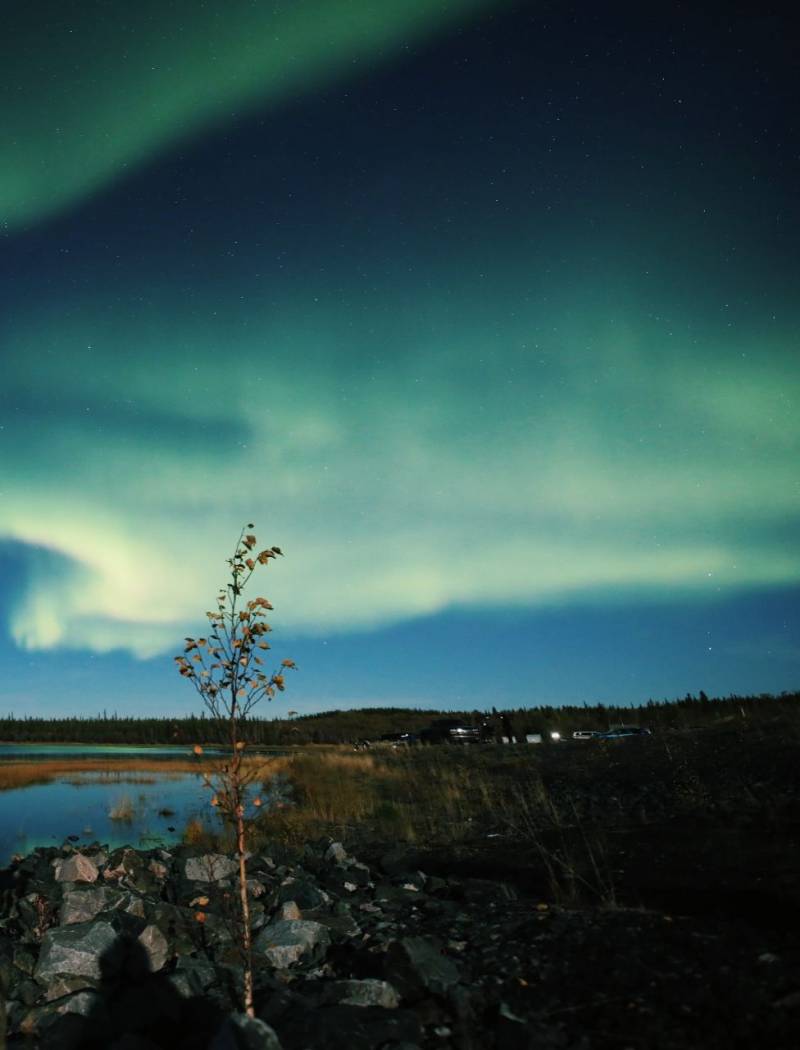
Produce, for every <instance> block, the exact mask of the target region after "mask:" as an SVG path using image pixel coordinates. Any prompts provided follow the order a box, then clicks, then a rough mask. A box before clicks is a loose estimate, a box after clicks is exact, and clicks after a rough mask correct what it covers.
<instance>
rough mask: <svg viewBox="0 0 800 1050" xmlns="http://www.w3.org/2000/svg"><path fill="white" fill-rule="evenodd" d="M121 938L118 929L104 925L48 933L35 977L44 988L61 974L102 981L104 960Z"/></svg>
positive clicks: (85, 924) (63, 928) (43, 940)
mask: <svg viewBox="0 0 800 1050" xmlns="http://www.w3.org/2000/svg"><path fill="white" fill-rule="evenodd" d="M117 937H118V933H117V931H116V930H115V929H114V927H113V926H112V925H111V924H110V923H109V922H104V921H98V922H81V923H76V924H75V925H72V926H60V927H58V928H57V929H54V930H48V931H47V933H46V934H45V935H44V937H43V939H42V950H41V952H40V954H39V961H38V962H37V964H36V969H35V971H34V977H35V979H36V980H37V981H38V982H39V983H40V984H48V983H49V982H50V981H51V980H53V978H54V977H56V976H57V975H58V974H68V975H70V976H75V977H90V978H92V979H94V980H100V978H101V977H102V973H101V969H100V961H101V956H102V955H103V953H104V952H106V951H108V950H109V949H110V948H111V946H112V945H113V944H114V943H115V941H116V940H117Z"/></svg>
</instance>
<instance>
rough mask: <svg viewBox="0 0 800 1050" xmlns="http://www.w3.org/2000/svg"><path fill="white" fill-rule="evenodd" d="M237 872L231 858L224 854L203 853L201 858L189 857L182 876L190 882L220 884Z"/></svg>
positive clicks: (236, 864) (236, 867) (234, 861)
mask: <svg viewBox="0 0 800 1050" xmlns="http://www.w3.org/2000/svg"><path fill="white" fill-rule="evenodd" d="M238 870H239V865H238V862H237V861H236V860H234V859H233V858H232V857H226V856H225V854H224V853H205V854H203V856H201V857H189V858H188V859H187V861H186V864H185V866H184V869H183V871H184V875H185V877H186V878H187V879H189V880H190V881H191V882H220V881H221V880H222V879H229V878H230V877H231V875H234V874H235V873H236V872H237V871H238Z"/></svg>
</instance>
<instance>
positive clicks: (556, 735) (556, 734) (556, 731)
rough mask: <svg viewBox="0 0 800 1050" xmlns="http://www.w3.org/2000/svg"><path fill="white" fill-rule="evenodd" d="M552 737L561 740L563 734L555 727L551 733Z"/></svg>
mask: <svg viewBox="0 0 800 1050" xmlns="http://www.w3.org/2000/svg"><path fill="white" fill-rule="evenodd" d="M550 739H551V740H560V739H561V734H560V733H559V731H558V730H557V729H554V730H553V731H552V733H551V734H550Z"/></svg>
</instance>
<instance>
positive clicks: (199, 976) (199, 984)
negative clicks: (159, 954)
mask: <svg viewBox="0 0 800 1050" xmlns="http://www.w3.org/2000/svg"><path fill="white" fill-rule="evenodd" d="M167 979H168V980H169V982H170V984H171V985H172V986H173V987H174V989H175V991H176V992H177V993H178V995H180V996H182V997H183V998H185V999H191V998H192V997H193V996H198V995H202V994H203V992H205V991H206V989H208V988H210V987H211V986H212V985H213V984H214V983H215V982H216V981H217V980H218V979H219V978H218V975H217V971H216V969H215V967H214V965H213V964H212V963H210V962H208V961H207V960H206V959H194V958H192V957H190V956H184V957H182V958H180V959H178V963H177V966H176V967H175V969H174V970H173V972H172V973H171V974H170V975H169V977H168V978H167Z"/></svg>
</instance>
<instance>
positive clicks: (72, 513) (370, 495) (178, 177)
mask: <svg viewBox="0 0 800 1050" xmlns="http://www.w3.org/2000/svg"><path fill="white" fill-rule="evenodd" d="M697 6H699V5H693V4H686V5H683V4H677V3H664V4H660V3H658V2H656V3H654V4H646V5H641V4H629V5H625V4H619V3H613V2H612V3H602V4H589V3H586V4H583V5H579V6H571V5H569V4H567V5H564V4H561V3H538V2H533V0H531V2H528V3H521V4H520V3H511V2H506V3H503V2H500V3H498V2H494V3H492V2H490V0H484V2H481V0H449V2H448V3H444V2H443V0H442V2H440V0H277V2H276V0H270V2H266V0H265V2H260V0H248V2H245V0H206V2H205V3H201V2H200V0H137V2H136V3H134V4H132V3H129V2H123V0H67V2H63V0H61V2H58V3H56V2H44V0H31V2H30V3H27V4H24V5H15V9H14V10H13V12H11V13H9V14H8V15H7V21H6V27H5V29H4V32H3V34H2V39H1V40H0V70H2V73H1V74H0V237H1V238H2V239H1V240H0V355H1V360H2V367H1V368H0V713H9V712H13V713H15V714H17V715H22V714H30V715H37V714H42V715H46V714H55V713H59V712H65V713H66V712H69V713H83V714H89V713H93V712H96V711H101V710H103V709H106V710H108V711H112V710H116V711H118V712H119V713H120V714H150V713H164V714H179V713H188V712H189V711H190V710H192V709H195V710H196V709H197V698H196V696H195V694H194V693H193V691H192V690H191V689H190V687H189V686H187V684H186V683H185V682H183V681H181V680H180V679H179V678H178V676H177V675H176V673H175V669H174V666H173V664H172V661H171V659H170V657H171V655H172V654H173V653H175V652H176V651H179V647H180V642H181V639H182V638H183V636H184V635H187V634H197V633H199V632H200V631H201V630H202V624H203V623H204V622H205V617H204V613H205V610H206V609H208V608H209V607H211V605H212V604H213V597H214V594H215V593H216V591H217V589H218V587H219V586H220V585H221V584H223V583H224V582H225V570H226V566H225V558H226V557H228V556H229V554H230V550H231V548H232V546H233V544H234V542H235V540H236V536H237V535H238V530H239V528H240V527H241V525H242V524H244V523H246V522H251V521H252V522H255V523H256V532H257V535H258V537H259V540H260V541H262V542H263V543H264V544H268V545H272V544H277V545H279V546H280V547H281V548H282V549H283V550H284V552H285V555H286V556H285V558H284V559H283V560H282V561H278V562H277V563H274V562H273V563H271V564H270V565H269V567H268V569H267V570H266V571H265V572H264V575H263V576H262V580H263V586H262V587H261V593H264V594H265V595H266V596H267V597H269V598H270V599H271V600H272V601H273V603H274V605H275V607H276V611H275V613H274V616H273V620H272V623H273V626H274V629H275V633H274V635H273V648H274V651H275V654H276V657H278V658H280V657H283V656H290V657H292V658H293V659H295V660H296V662H297V663H298V665H299V666H300V673H299V674H297V675H295V676H293V678H292V681H291V683H290V687H291V688H290V692H287V694H286V695H285V696H282V697H281V699H280V702H279V703H276V704H275V705H274V706H273V707H271V708H269V709H268V708H265V709H264V711H263V713H264V714H268V715H279V714H285V712H286V710H288V709H292V710H296V711H300V712H308V711H315V710H321V709H324V708H329V707H347V706H362V705H368V704H370V705H371V704H403V705H419V706H437V707H443V708H448V707H466V708H486V707H488V706H491V705H496V706H498V707H500V706H509V705H513V706H520V705H532V704H539V703H562V702H583V701H586V702H589V703H592V702H596V701H604V702H621V703H639V702H644V701H646V700H647V699H648V698H649V697H658V698H660V697H665V696H667V697H673V696H677V695H683V694H684V693H685V692H687V691H692V692H697V691H698V690H700V689H704V690H705V691H706V692H707V693H708V694H709V695H714V694H725V693H730V692H739V693H747V692H779V691H781V690H784V689H796V688H798V687H800V546H799V545H798V539H800V529H799V528H798V525H799V524H800V467H799V466H798V464H799V463H800V456H798V445H799V442H798V438H800V353H799V352H798V351H799V350H800V347H799V346H798V332H800V295H798V290H799V289H798V278H799V277H800V252H799V251H798V230H800V163H799V162H798V134H797V132H798V128H797V116H796V114H797V113H798V112H800V106H799V105H798V102H799V101H800V100H799V99H798V96H797V70H796V56H797V53H798V44H800V40H799V39H798V36H797V33H796V32H795V31H793V26H792V24H791V23H790V22H789V21H788V20H783V19H782V18H781V17H779V16H769V15H764V14H755V13H753V12H755V10H756V8H755V7H754V6H753V5H747V7H744V6H742V8H741V10H737V5H736V4H734V3H722V2H720V3H716V4H710V5H709V4H704V5H702V7H703V10H702V11H697V10H695V9H694V8H696V7H697ZM9 20H10V22H9Z"/></svg>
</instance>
